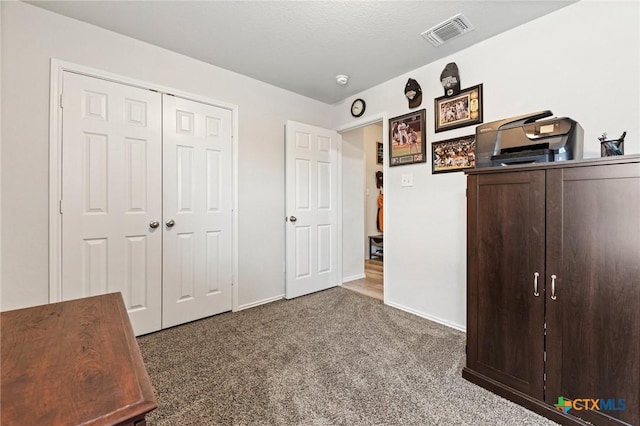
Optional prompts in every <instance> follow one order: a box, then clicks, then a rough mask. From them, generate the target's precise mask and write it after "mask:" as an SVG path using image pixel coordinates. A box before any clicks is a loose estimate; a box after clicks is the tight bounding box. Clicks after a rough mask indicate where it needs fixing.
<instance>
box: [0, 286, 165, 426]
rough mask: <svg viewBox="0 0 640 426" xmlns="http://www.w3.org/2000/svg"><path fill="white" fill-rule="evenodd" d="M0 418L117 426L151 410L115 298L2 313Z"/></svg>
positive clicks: (145, 377)
mask: <svg viewBox="0 0 640 426" xmlns="http://www.w3.org/2000/svg"><path fill="white" fill-rule="evenodd" d="M0 326H1V327H2V348H1V351H2V385H1V386H2V389H1V391H2V393H1V395H0V398H1V399H0V403H1V405H2V421H3V423H4V422H6V423H7V424H33V425H36V424H92V425H103V424H105V425H106V424H119V423H122V422H123V421H127V420H129V419H133V418H140V417H141V416H144V414H146V413H147V412H149V411H151V410H153V409H155V408H156V400H155V397H154V394H153V389H152V387H151V382H150V381H149V376H148V375H147V371H146V369H145V367H144V363H143V360H142V357H141V355H140V351H139V348H138V344H137V342H136V340H135V337H134V335H133V330H132V328H131V323H130V322H129V318H128V316H127V311H126V309H125V307H124V302H123V300H122V296H121V294H120V293H111V294H106V295H102V296H94V297H89V298H84V299H77V300H71V301H68V302H61V303H52V304H48V305H42V306H36V307H32V308H25V309H17V310H14V311H6V312H2V313H1V314H0Z"/></svg>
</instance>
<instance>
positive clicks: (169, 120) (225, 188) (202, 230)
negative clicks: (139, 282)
mask: <svg viewBox="0 0 640 426" xmlns="http://www.w3.org/2000/svg"><path fill="white" fill-rule="evenodd" d="M163 105H164V113H163V114H164V120H163V121H164V132H163V135H164V136H163V140H164V177H163V182H164V243H163V244H164V252H163V259H164V261H163V271H164V272H163V275H164V287H163V321H162V322H163V327H170V326H173V325H176V324H180V323H184V322H188V321H193V320H195V319H199V318H204V317H207V316H211V315H214V314H218V313H221V312H225V311H228V310H231V307H232V298H231V286H232V272H233V268H232V250H233V246H232V206H233V200H232V182H233V180H232V119H231V117H232V116H231V111H230V110H227V109H223V108H218V107H214V106H211V105H207V104H203V103H199V102H195V101H191V100H187V99H182V98H178V97H174V96H170V95H164V97H163Z"/></svg>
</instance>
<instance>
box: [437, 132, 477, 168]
mask: <svg viewBox="0 0 640 426" xmlns="http://www.w3.org/2000/svg"><path fill="white" fill-rule="evenodd" d="M431 158H432V161H433V164H432V173H448V172H457V171H460V170H464V169H472V168H474V167H475V166H476V135H475V134H474V135H469V136H462V137H459V138H453V139H447V140H445V141H440V142H433V143H432V144H431Z"/></svg>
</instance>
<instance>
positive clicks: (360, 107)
mask: <svg viewBox="0 0 640 426" xmlns="http://www.w3.org/2000/svg"><path fill="white" fill-rule="evenodd" d="M366 107H367V104H365V103H364V101H363V100H362V99H356V100H355V101H353V103H352V104H351V115H353V116H354V117H360V116H361V115H362V114H364V110H365V108H366Z"/></svg>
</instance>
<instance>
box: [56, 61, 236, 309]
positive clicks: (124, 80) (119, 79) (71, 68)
mask: <svg viewBox="0 0 640 426" xmlns="http://www.w3.org/2000/svg"><path fill="white" fill-rule="evenodd" d="M65 71H68V72H73V73H76V74H82V75H85V76H88V77H94V78H99V79H102V80H107V81H111V82H113V83H119V84H124V85H128V86H133V87H138V88H141V89H146V90H153V91H156V92H160V93H166V94H171V95H175V96H178V97H181V98H184V99H188V100H192V101H195V102H200V103H204V104H208V105H213V106H215V107H219V108H224V109H228V110H230V111H231V114H232V123H233V125H232V127H233V128H232V130H231V134H232V150H231V155H232V159H231V167H232V180H233V182H232V197H233V201H232V206H233V213H232V220H233V225H232V234H231V235H232V246H233V248H232V263H233V265H232V274H233V276H232V291H231V299H232V302H231V306H232V311H233V312H235V311H237V310H238V282H237V280H238V105H235V104H230V103H226V102H222V101H218V100H215V99H211V98H207V97H204V96H200V95H194V94H192V93H187V92H183V91H181V90H177V89H173V88H170V87H165V86H160V85H157V84H153V83H149V82H146V81H142V80H136V79H133V78H129V77H126V76H123V75H119V74H113V73H110V72H107V71H103V70H100V69H96V68H91V67H87V66H84V65H79V64H74V63H71V62H66V61H62V60H59V59H56V58H51V64H50V86H49V87H50V89H49V303H55V302H60V301H61V300H62V256H61V249H62V218H61V215H60V211H61V209H62V205H61V204H62V202H61V200H62V198H61V195H62V108H60V100H61V94H62V78H63V75H64V72H65Z"/></svg>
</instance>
